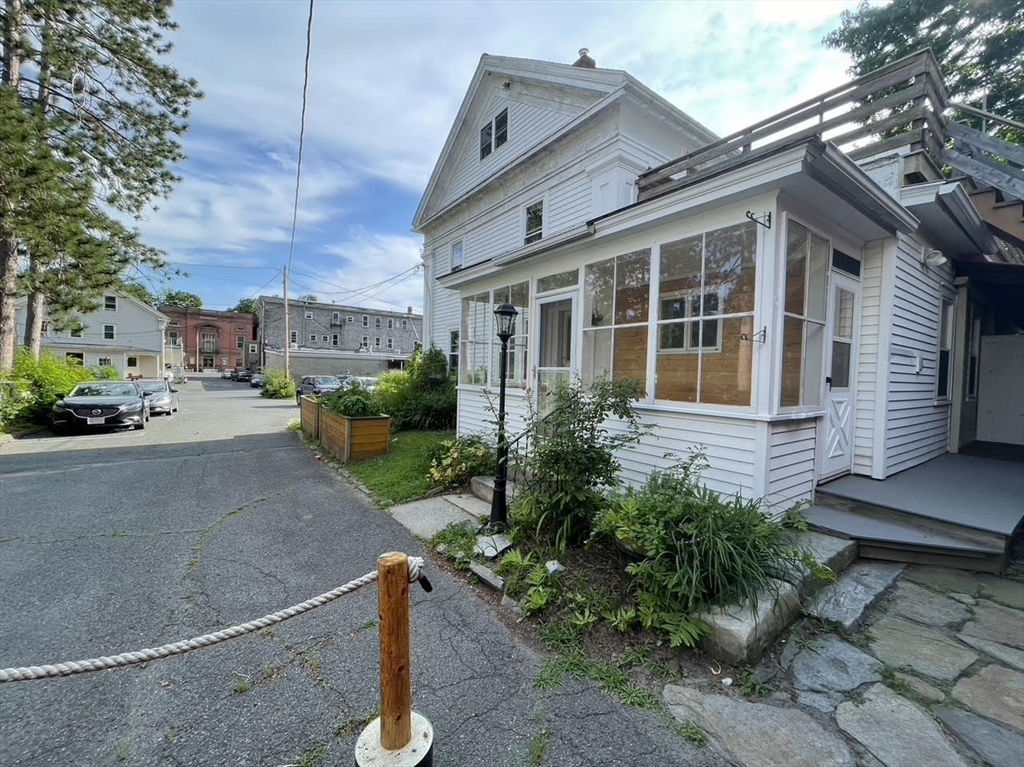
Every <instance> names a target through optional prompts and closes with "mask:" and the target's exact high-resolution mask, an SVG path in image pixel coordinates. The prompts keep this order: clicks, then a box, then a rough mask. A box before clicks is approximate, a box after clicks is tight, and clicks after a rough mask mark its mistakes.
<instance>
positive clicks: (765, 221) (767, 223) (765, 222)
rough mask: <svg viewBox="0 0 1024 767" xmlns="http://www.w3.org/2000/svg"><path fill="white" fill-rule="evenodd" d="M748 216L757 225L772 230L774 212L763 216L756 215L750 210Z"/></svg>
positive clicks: (768, 212)
mask: <svg viewBox="0 0 1024 767" xmlns="http://www.w3.org/2000/svg"><path fill="white" fill-rule="evenodd" d="M746 215H747V218H749V219H750V220H751V221H753V222H754V223H755V224H758V225H760V226H763V227H764V228H765V229H771V228H772V212H771V211H770V210H769V211H766V212H765V213H761V214H755V213H754V212H753V211H751V210H748V211H747V214H746Z"/></svg>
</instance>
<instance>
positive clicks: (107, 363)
mask: <svg viewBox="0 0 1024 767" xmlns="http://www.w3.org/2000/svg"><path fill="white" fill-rule="evenodd" d="M96 364H97V365H99V366H100V367H101V368H112V367H114V360H113V359H111V358H110V357H97V359H96Z"/></svg>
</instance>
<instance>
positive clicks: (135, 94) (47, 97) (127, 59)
mask: <svg viewBox="0 0 1024 767" xmlns="http://www.w3.org/2000/svg"><path fill="white" fill-rule="evenodd" d="M170 8H171V2H170V0H76V1H75V2H64V1H62V0H4V2H3V3H2V8H0V21H2V27H0V43H2V50H3V56H2V64H0V90H2V91H5V92H7V93H8V94H10V93H14V94H16V95H17V96H18V97H19V98H18V99H17V101H19V102H20V104H19V105H18V107H19V108H20V110H21V111H22V112H23V113H25V114H24V117H22V118H19V119H14V117H13V116H12V114H10V112H11V110H10V108H9V107H10V105H8V109H6V110H5V113H6V118H7V119H8V120H9V121H10V122H11V123H12V124H14V125H21V126H22V127H24V126H26V125H27V126H29V127H30V128H31V129H32V131H33V132H34V134H35V135H34V136H33V137H31V138H29V139H28V140H27V141H22V142H20V144H19V148H20V151H22V152H25V151H27V152H28V153H29V155H30V156H31V157H34V158H35V159H36V172H37V175H38V176H39V177H40V178H43V179H46V181H47V188H49V186H50V185H52V186H53V187H54V188H53V189H52V192H51V193H48V194H46V195H43V196H42V199H41V200H40V201H39V205H42V206H43V209H44V210H45V212H46V215H45V216H43V217H41V218H39V219H38V220H37V221H36V223H35V224H33V225H31V226H30V225H28V224H26V219H25V217H24V216H23V215H17V213H16V209H17V203H15V202H12V200H11V199H10V195H11V194H14V196H15V197H17V196H18V195H19V194H20V193H19V191H18V190H17V189H16V188H15V189H9V188H6V187H0V369H8V368H10V366H11V364H12V363H13V355H14V345H15V338H14V323H13V317H14V305H13V304H14V300H15V299H16V298H17V295H18V293H19V291H20V292H22V293H26V294H28V295H29V313H28V318H27V319H28V326H29V328H28V332H27V335H29V336H30V339H29V340H30V352H35V351H36V350H37V349H38V337H39V329H40V327H41V322H42V316H41V315H42V309H43V306H44V303H46V304H50V309H51V312H52V311H53V309H54V307H53V304H55V303H56V304H58V307H57V308H58V310H60V309H65V310H72V309H78V310H88V309H91V308H92V306H90V305H89V304H90V302H92V301H93V300H94V299H93V298H92V296H94V295H95V294H96V293H98V292H100V291H101V289H102V288H104V287H107V286H109V285H112V284H114V282H115V280H116V279H117V278H118V275H120V274H122V273H123V271H124V268H125V266H127V265H129V264H145V265H147V266H150V267H157V268H159V267H161V266H162V265H163V264H162V260H161V255H162V254H160V253H159V251H156V250H154V249H152V248H149V247H146V246H145V245H144V244H143V243H142V241H141V239H140V237H139V235H138V233H137V232H135V231H133V230H130V229H128V228H126V227H124V226H123V225H121V224H119V223H118V222H117V221H116V220H115V219H113V218H112V217H111V216H109V215H106V213H105V210H106V209H108V208H113V209H114V210H117V211H120V212H123V213H127V214H129V215H132V216H139V215H141V213H142V212H143V211H144V210H145V209H146V207H147V206H148V205H150V204H151V203H152V202H153V200H154V199H155V198H158V197H161V196H166V195H167V194H169V193H170V191H171V189H172V187H173V185H174V183H175V182H176V181H177V180H178V179H177V177H176V176H175V175H174V174H173V173H172V172H171V171H170V170H169V168H170V167H171V166H172V165H173V164H174V163H176V162H179V161H181V160H182V159H183V155H182V153H181V147H180V144H179V142H178V139H177V137H178V136H179V135H181V134H182V133H183V132H184V131H185V129H186V127H187V119H188V108H189V105H190V104H191V102H192V100H193V99H195V98H198V97H200V96H201V94H200V92H199V90H198V88H197V87H196V84H195V82H194V81H192V80H187V79H185V78H182V77H181V76H180V75H179V74H178V73H177V72H176V71H175V70H174V69H173V68H172V67H169V66H167V65H165V64H161V63H158V61H157V59H158V58H159V57H161V56H163V55H166V54H167V53H168V52H169V51H170V44H169V43H168V42H167V41H166V39H165V37H164V35H165V33H167V32H168V31H172V30H174V29H175V28H176V25H175V24H174V22H173V21H172V20H171V18H170ZM44 147H45V148H46V149H47V150H48V151H49V152H50V154H49V156H48V157H46V156H45V155H44V152H43V148H44ZM16 151H17V149H16ZM61 183H62V184H63V185H64V188H63V190H58V187H59V184H61ZM69 229H70V231H71V234H72V235H74V236H70V237H69V236H66V235H67V233H68V230H69ZM25 257H27V259H28V270H27V272H26V273H25V274H19V261H20V260H22V259H24V258H25ZM61 303H63V306H60V304H61Z"/></svg>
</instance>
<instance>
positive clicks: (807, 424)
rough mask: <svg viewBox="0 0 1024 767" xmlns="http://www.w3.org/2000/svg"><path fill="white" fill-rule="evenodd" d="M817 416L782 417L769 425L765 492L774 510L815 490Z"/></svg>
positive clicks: (767, 501)
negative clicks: (801, 417)
mask: <svg viewBox="0 0 1024 767" xmlns="http://www.w3.org/2000/svg"><path fill="white" fill-rule="evenodd" d="M817 423H818V422H817V420H813V419H812V420H807V421H795V422H790V421H785V422H780V423H773V424H772V425H771V436H770V438H769V443H768V495H767V496H766V497H765V501H766V503H767V504H768V505H769V506H770V507H772V508H774V510H776V511H780V512H781V511H785V510H786V509H787V508H788V507H790V506H792V505H793V504H795V503H797V502H799V501H803V500H810V498H811V495H812V493H813V491H814V477H815V474H814V460H815V451H816V448H817Z"/></svg>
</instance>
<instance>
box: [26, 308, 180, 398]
mask: <svg viewBox="0 0 1024 767" xmlns="http://www.w3.org/2000/svg"><path fill="white" fill-rule="evenodd" d="M25 304H26V299H24V298H21V299H19V301H18V303H17V307H16V310H15V311H16V320H15V322H16V324H17V332H18V336H17V337H18V338H22V337H23V336H24V333H25ZM167 322H168V318H167V317H166V316H165V315H163V314H161V313H160V312H158V311H157V310H156V309H154V308H153V307H151V306H149V305H148V304H146V303H144V302H142V301H140V300H139V299H137V298H135V297H134V296H131V295H128V294H127V293H122V292H121V291H118V290H113V289H108V290H106V291H104V293H103V296H102V298H101V300H100V301H99V307H98V308H97V309H96V310H95V311H93V312H89V313H85V314H78V315H77V316H75V317H74V318H73V321H72V323H71V324H70V325H69V329H67V330H56V329H55V328H54V327H53V326H52V323H51V322H50V321H49V320H48V319H44V321H43V348H44V349H46V350H49V351H51V352H54V353H56V354H62V355H64V356H65V357H67V358H69V359H76V360H78V361H79V362H81V363H82V364H83V365H86V366H90V365H99V366H101V367H108V366H109V367H114V368H116V369H117V371H118V373H120V374H121V375H122V376H124V377H127V376H142V377H144V378H157V377H159V376H161V375H162V374H163V370H164V329H165V328H166V327H167Z"/></svg>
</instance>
